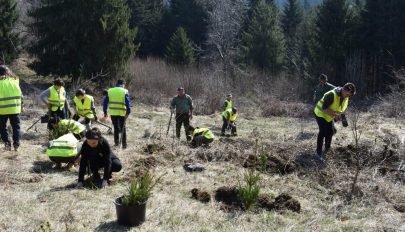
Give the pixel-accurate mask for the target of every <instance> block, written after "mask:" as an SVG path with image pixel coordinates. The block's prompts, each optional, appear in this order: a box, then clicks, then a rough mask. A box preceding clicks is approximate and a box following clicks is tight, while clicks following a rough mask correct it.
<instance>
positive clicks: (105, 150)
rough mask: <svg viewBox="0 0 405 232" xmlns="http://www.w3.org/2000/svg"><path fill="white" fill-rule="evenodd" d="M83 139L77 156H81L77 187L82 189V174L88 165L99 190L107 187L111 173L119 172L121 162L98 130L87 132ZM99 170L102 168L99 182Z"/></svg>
mask: <svg viewBox="0 0 405 232" xmlns="http://www.w3.org/2000/svg"><path fill="white" fill-rule="evenodd" d="M85 137H86V140H85V141H84V142H83V146H82V149H81V150H80V152H79V154H78V156H79V155H80V156H81V160H80V168H79V179H78V183H77V187H78V188H80V187H83V181H84V174H85V172H86V168H87V165H88V164H89V165H90V170H91V172H92V173H93V177H94V178H95V181H96V183H98V184H99V185H100V186H101V188H105V187H107V185H108V180H109V179H111V173H112V172H119V171H120V170H121V168H122V165H121V161H120V160H119V159H118V157H117V156H115V155H114V154H113V153H112V151H111V148H110V145H109V144H108V141H107V140H106V139H105V138H104V137H102V136H101V132H100V130H99V129H98V128H93V129H91V130H89V131H87V132H86V135H85ZM100 168H104V176H103V180H101V177H100V173H99V172H98V171H99V169H100ZM100 183H101V184H100Z"/></svg>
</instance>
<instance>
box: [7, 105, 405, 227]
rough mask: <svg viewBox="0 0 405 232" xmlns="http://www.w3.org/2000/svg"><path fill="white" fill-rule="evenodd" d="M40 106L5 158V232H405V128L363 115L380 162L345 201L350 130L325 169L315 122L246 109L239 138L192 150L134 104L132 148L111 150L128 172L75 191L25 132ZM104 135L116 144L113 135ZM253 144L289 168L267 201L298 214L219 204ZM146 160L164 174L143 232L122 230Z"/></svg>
mask: <svg viewBox="0 0 405 232" xmlns="http://www.w3.org/2000/svg"><path fill="white" fill-rule="evenodd" d="M37 107H38V106H37V105H36V104H28V107H27V111H26V112H25V113H24V114H23V115H22V119H23V121H22V128H23V139H22V146H21V147H20V149H19V151H18V152H5V151H3V150H2V151H1V155H0V205H1V209H2V210H1V211H2V212H1V213H2V216H1V217H0V231H405V214H404V213H403V212H402V213H401V212H399V211H398V210H397V209H396V208H398V206H401V205H402V206H404V205H405V188H404V183H405V174H404V172H405V171H404V170H405V168H404V166H405V162H404V161H405V158H404V156H405V155H404V149H403V147H404V141H403V140H404V134H405V133H404V130H403V128H404V126H405V120H400V119H389V120H387V119H385V118H378V117H375V116H372V115H370V114H368V113H364V114H362V116H361V120H360V124H361V126H362V127H361V131H362V139H361V142H362V144H363V145H364V146H365V148H364V149H366V150H367V152H366V153H367V154H368V156H370V157H372V160H376V162H368V163H365V165H364V166H363V167H361V171H360V174H359V181H358V184H357V185H356V186H357V189H358V191H357V193H356V194H354V195H353V199H352V200H351V201H350V202H349V203H348V202H347V193H348V192H349V191H350V186H351V182H352V179H353V176H354V175H355V171H356V168H355V167H356V166H355V165H354V164H355V162H354V161H355V158H356V156H355V155H356V154H352V153H350V154H349V155H348V154H347V152H346V151H347V150H350V147H348V145H349V144H351V143H352V142H353V141H352V131H351V130H350V128H343V127H341V126H340V125H338V133H337V135H336V136H335V137H334V140H333V144H332V146H333V148H334V149H333V151H332V152H331V153H330V154H329V156H328V160H327V164H326V165H323V164H320V163H319V162H318V161H317V160H316V159H317V158H316V157H315V152H314V151H315V144H316V135H317V126H316V123H315V121H314V120H313V119H311V118H309V119H299V118H283V117H271V118H260V117H257V118H256V117H246V115H247V112H243V110H242V112H241V115H240V117H239V119H238V137H219V136H217V137H216V140H215V141H214V142H213V143H212V144H211V146H209V147H201V148H196V149H192V148H190V147H188V146H187V144H186V142H185V138H184V131H182V139H181V141H177V140H175V139H173V133H174V131H173V130H170V133H169V136H167V137H166V126H167V122H168V116H169V111H168V109H164V108H157V107H155V108H152V107H139V106H137V105H136V103H135V107H134V113H133V114H132V115H131V116H130V117H129V121H128V123H127V132H128V149H126V150H121V149H118V148H115V149H114V151H115V152H116V154H117V155H118V157H119V158H120V159H121V160H122V162H123V166H124V168H123V170H122V171H121V172H120V173H118V174H115V175H114V176H113V177H114V183H113V184H112V185H110V186H109V187H108V188H107V189H104V190H98V189H90V188H84V189H75V188H74V186H75V184H76V181H77V176H78V167H76V168H73V169H71V170H66V169H55V168H54V167H53V166H52V163H51V162H50V161H49V160H48V158H47V156H46V154H45V151H46V145H47V131H46V125H45V124H38V125H37V126H36V127H34V128H33V129H32V130H30V131H29V132H26V131H25V129H26V128H27V127H28V126H29V125H31V124H32V122H33V121H34V120H35V119H36V117H38V116H40V115H41V110H40V109H38V108H37ZM221 123H222V121H221V117H220V114H219V113H218V114H217V115H209V116H195V117H194V119H193V120H192V124H193V125H196V126H200V127H202V126H203V127H209V128H211V129H212V130H213V131H214V132H215V134H216V135H219V132H220V127H221ZM100 128H101V129H102V130H103V132H105V130H104V128H102V127H100ZM172 128H174V127H173V125H172ZM105 136H106V138H107V139H108V140H109V141H110V143H112V136H111V135H106V134H105ZM256 141H257V142H256ZM148 144H157V146H158V147H159V148H160V149H159V150H158V151H156V152H153V154H149V153H147V152H145V151H144V149H145V148H146V146H147V145H148ZM256 144H258V145H259V147H260V148H261V147H263V151H264V152H263V153H265V154H266V156H268V157H277V159H278V160H280V161H281V166H283V165H284V166H287V165H291V167H292V168H291V170H289V171H288V172H280V169H277V167H276V169H274V167H275V166H274V163H273V164H271V165H268V169H267V170H264V171H263V172H261V174H260V177H261V180H260V186H261V193H264V194H267V195H268V196H269V197H270V198H272V199H273V198H275V197H276V196H278V195H279V194H281V193H288V194H289V195H291V196H292V197H293V198H295V199H297V200H298V201H299V203H300V205H301V212H300V213H295V212H292V211H289V210H285V211H277V210H276V211H266V210H264V209H261V208H255V209H253V210H249V211H243V210H231V211H229V212H227V211H224V210H223V207H222V203H220V202H217V201H215V199H214V197H213V196H214V192H215V190H216V189H217V188H219V187H221V186H233V185H238V181H239V180H241V179H242V177H243V174H244V173H245V171H246V170H247V169H246V168H244V167H243V166H244V163H245V162H246V160H247V159H248V158H249V156H252V155H254V154H255V152H254V150H255V147H256ZM366 153H365V154H366ZM387 154H388V155H387ZM151 157H152V158H151ZM145 158H147V159H148V160H149V161H151V162H149V166H150V169H151V170H153V171H154V173H156V174H157V175H160V174H163V173H166V175H165V176H164V177H163V180H162V182H161V183H159V184H158V185H157V187H156V189H155V190H154V194H153V197H152V198H151V199H150V200H149V201H148V204H147V219H146V222H145V223H143V224H142V225H141V226H140V227H138V228H132V229H131V228H125V227H121V226H119V225H117V224H116V222H115V220H116V216H115V206H114V204H113V200H114V199H115V198H116V197H118V196H121V195H122V194H123V193H125V190H126V186H127V185H128V180H129V179H130V178H131V177H132V176H134V175H135V171H136V169H137V167H139V165H140V163H145V160H144V159H145ZM142 160H143V161H142ZM152 161H153V162H152ZM185 161H195V162H199V163H202V164H203V165H204V166H205V168H206V170H205V171H203V172H200V173H189V172H185V170H184V169H183V164H184V162H185ZM377 161H378V162H377ZM269 162H270V161H269ZM281 168H282V167H281ZM383 168H385V169H383ZM384 170H385V171H384ZM193 188H199V189H201V190H206V191H208V192H209V193H210V194H211V195H212V198H211V201H210V202H209V203H201V202H199V201H197V200H195V199H192V198H191V192H190V191H191V189H193Z"/></svg>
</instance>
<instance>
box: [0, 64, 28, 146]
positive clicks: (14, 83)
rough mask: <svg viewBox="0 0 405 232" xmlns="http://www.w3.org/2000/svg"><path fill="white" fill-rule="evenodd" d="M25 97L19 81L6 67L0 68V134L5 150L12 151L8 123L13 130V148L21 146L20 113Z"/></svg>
mask: <svg viewBox="0 0 405 232" xmlns="http://www.w3.org/2000/svg"><path fill="white" fill-rule="evenodd" d="M22 98H23V95H22V92H21V89H20V82H19V79H18V78H17V77H16V76H15V75H14V74H13V73H12V72H11V70H10V69H9V68H8V67H7V66H5V65H1V66H0V133H1V139H2V140H3V142H4V145H5V149H6V150H11V142H10V140H9V137H8V131H7V121H8V120H10V124H11V127H12V128H13V146H14V150H17V149H18V147H19V146H20V113H21V112H22V111H23V100H22Z"/></svg>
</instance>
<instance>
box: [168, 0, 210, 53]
mask: <svg viewBox="0 0 405 232" xmlns="http://www.w3.org/2000/svg"><path fill="white" fill-rule="evenodd" d="M208 2H209V1H208V0H171V1H170V15H171V18H172V19H171V20H170V21H171V23H172V24H173V25H171V28H172V30H171V31H174V30H176V29H177V28H178V27H183V28H184V30H186V31H187V34H188V37H189V38H190V39H191V40H192V41H193V42H194V43H195V44H196V45H197V46H200V47H202V46H203V45H204V43H205V41H206V40H207V31H208V25H209V14H208V12H209V11H210V9H211V7H210V5H209V4H208Z"/></svg>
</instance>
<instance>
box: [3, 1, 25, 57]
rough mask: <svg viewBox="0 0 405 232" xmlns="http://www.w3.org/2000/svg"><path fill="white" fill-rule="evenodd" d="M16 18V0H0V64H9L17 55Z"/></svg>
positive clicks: (17, 35)
mask: <svg viewBox="0 0 405 232" xmlns="http://www.w3.org/2000/svg"><path fill="white" fill-rule="evenodd" d="M18 16H19V14H18V11H17V2H16V0H0V22H1V23H0V63H11V62H12V61H13V60H14V59H16V58H17V56H18V54H19V49H18V47H19V43H20V40H19V34H18V33H16V32H15V25H16V23H17V20H18Z"/></svg>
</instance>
